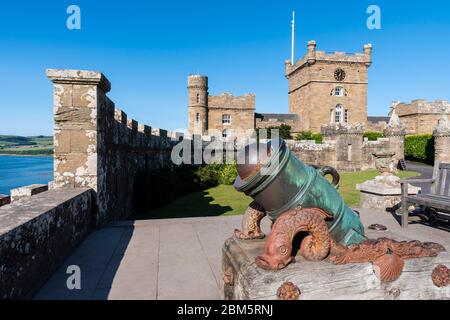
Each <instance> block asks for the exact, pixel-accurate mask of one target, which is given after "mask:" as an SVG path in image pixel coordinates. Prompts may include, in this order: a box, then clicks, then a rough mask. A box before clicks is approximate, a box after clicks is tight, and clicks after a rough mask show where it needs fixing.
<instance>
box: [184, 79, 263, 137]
mask: <svg viewBox="0 0 450 320" xmlns="http://www.w3.org/2000/svg"><path fill="white" fill-rule="evenodd" d="M188 95H189V107H188V110H189V133H190V134H196V135H204V134H205V133H206V132H207V131H208V130H211V129H214V130H219V131H220V132H222V135H223V137H229V136H231V133H232V132H233V131H236V130H248V129H253V128H254V127H255V109H256V98H255V95H253V94H245V95H243V96H239V97H236V96H233V95H232V94H230V93H222V94H221V95H218V96H212V95H209V92H208V77H206V76H202V75H191V76H189V78H188Z"/></svg>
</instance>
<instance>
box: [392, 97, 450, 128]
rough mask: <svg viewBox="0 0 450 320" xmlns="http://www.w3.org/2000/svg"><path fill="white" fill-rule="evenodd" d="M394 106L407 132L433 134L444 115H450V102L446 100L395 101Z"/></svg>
mask: <svg viewBox="0 0 450 320" xmlns="http://www.w3.org/2000/svg"><path fill="white" fill-rule="evenodd" d="M393 108H394V109H395V111H396V113H397V114H398V116H399V117H400V120H401V121H402V122H403V123H404V124H405V126H406V134H432V133H433V130H434V128H435V127H436V126H437V124H438V121H439V119H440V118H441V117H442V115H447V116H448V115H450V103H449V102H448V101H445V100H436V101H426V100H423V99H418V100H413V101H411V102H410V103H403V102H394V103H393Z"/></svg>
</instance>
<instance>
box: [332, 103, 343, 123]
mask: <svg viewBox="0 0 450 320" xmlns="http://www.w3.org/2000/svg"><path fill="white" fill-rule="evenodd" d="M343 112H344V107H343V106H342V104H338V105H337V106H336V108H335V109H334V122H336V123H341V122H342V121H343V114H342V113H343Z"/></svg>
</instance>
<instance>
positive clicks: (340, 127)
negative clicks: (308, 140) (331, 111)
mask: <svg viewBox="0 0 450 320" xmlns="http://www.w3.org/2000/svg"><path fill="white" fill-rule="evenodd" d="M364 130H365V127H364V125H363V124H361V123H357V124H354V125H349V124H345V123H337V124H324V125H322V126H321V130H320V132H321V133H322V135H323V136H326V137H329V136H331V137H334V136H338V135H360V136H363V135H364Z"/></svg>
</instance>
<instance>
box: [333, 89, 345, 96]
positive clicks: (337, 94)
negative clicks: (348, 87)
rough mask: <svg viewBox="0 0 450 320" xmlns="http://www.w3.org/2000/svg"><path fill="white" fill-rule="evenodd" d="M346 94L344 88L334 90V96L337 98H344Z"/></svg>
mask: <svg viewBox="0 0 450 320" xmlns="http://www.w3.org/2000/svg"><path fill="white" fill-rule="evenodd" d="M344 94H345V90H344V88H342V87H336V88H334V95H335V96H336V97H343V96H344Z"/></svg>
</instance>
